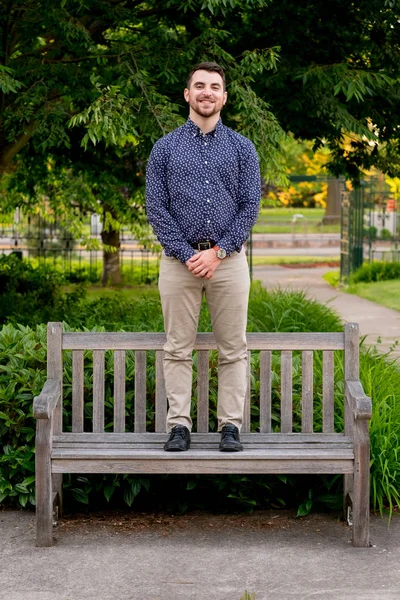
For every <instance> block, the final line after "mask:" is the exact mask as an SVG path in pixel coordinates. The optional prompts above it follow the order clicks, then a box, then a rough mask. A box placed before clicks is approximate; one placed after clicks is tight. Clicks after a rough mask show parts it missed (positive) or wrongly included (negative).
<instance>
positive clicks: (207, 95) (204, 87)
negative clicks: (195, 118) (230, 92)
mask: <svg viewBox="0 0 400 600" xmlns="http://www.w3.org/2000/svg"><path fill="white" fill-rule="evenodd" d="M183 95H184V96H185V100H186V102H189V105H190V108H191V109H192V110H193V111H194V112H195V113H197V114H198V115H199V116H201V117H203V118H207V117H212V116H213V115H215V114H217V113H219V112H220V110H221V109H222V107H223V106H224V104H225V102H226V99H227V93H226V92H224V84H223V81H222V77H221V75H219V74H218V73H213V72H210V71H202V70H199V71H195V72H194V73H193V77H192V81H191V84H190V89H187V88H186V89H185V91H184V92H183Z"/></svg>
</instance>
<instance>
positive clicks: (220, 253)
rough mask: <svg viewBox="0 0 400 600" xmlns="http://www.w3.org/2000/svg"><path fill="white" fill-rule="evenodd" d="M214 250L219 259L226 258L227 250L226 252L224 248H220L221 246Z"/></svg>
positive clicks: (215, 247)
mask: <svg viewBox="0 0 400 600" xmlns="http://www.w3.org/2000/svg"><path fill="white" fill-rule="evenodd" d="M214 250H215V252H216V254H217V258H220V259H221V260H222V259H223V258H225V257H226V250H224V249H223V248H220V247H219V246H214Z"/></svg>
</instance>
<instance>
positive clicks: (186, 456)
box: [51, 445, 354, 461]
mask: <svg viewBox="0 0 400 600" xmlns="http://www.w3.org/2000/svg"><path fill="white" fill-rule="evenodd" d="M51 456H52V459H62V458H65V459H68V458H75V459H76V460H83V459H87V458H101V459H104V460H114V459H121V460H135V459H136V458H140V459H143V460H144V459H147V460H151V459H157V460H160V461H164V460H175V457H177V453H173V455H172V453H171V454H169V453H168V452H165V451H164V450H163V449H162V448H137V447H136V445H135V446H133V447H131V448H90V447H89V448H82V447H78V448H54V449H53V451H52V455H51ZM197 457H201V458H202V459H203V460H206V459H215V458H219V459H220V460H222V461H230V460H233V461H235V460H254V459H257V458H258V459H268V460H281V459H292V460H294V459H296V458H297V459H302V458H304V459H307V460H326V459H327V458H330V459H335V460H338V459H353V458H354V452H353V450H352V449H348V448H332V449H326V448H304V447H303V448H276V447H271V448H268V449H265V448H256V449H250V450H249V449H246V448H244V450H243V454H240V455H239V456H238V454H237V453H236V452H235V453H232V454H231V455H228V453H224V452H219V450H218V446H217V445H215V447H214V448H206V449H201V448H197V449H191V450H188V451H187V452H185V453H181V455H180V456H179V459H180V460H192V459H196V458H197Z"/></svg>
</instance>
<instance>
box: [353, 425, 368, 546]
mask: <svg viewBox="0 0 400 600" xmlns="http://www.w3.org/2000/svg"><path fill="white" fill-rule="evenodd" d="M369 480H370V441H369V431H368V421H367V420H357V421H356V423H355V426H354V490H353V546H355V547H356V548H368V547H369V489H370V481H369Z"/></svg>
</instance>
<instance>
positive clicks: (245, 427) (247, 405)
mask: <svg viewBox="0 0 400 600" xmlns="http://www.w3.org/2000/svg"><path fill="white" fill-rule="evenodd" d="M246 379H247V386H246V396H245V399H244V407H243V423H242V429H241V432H243V433H248V432H249V431H250V411H251V402H250V399H251V353H250V352H247V377H246Z"/></svg>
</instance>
